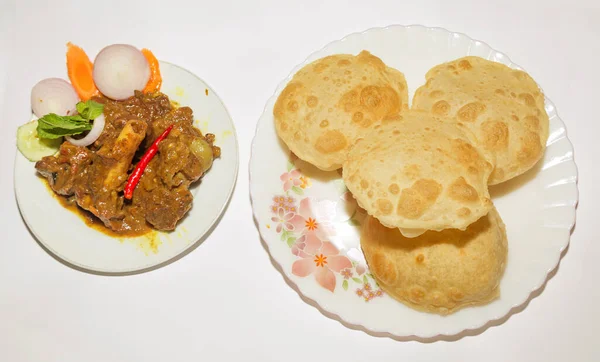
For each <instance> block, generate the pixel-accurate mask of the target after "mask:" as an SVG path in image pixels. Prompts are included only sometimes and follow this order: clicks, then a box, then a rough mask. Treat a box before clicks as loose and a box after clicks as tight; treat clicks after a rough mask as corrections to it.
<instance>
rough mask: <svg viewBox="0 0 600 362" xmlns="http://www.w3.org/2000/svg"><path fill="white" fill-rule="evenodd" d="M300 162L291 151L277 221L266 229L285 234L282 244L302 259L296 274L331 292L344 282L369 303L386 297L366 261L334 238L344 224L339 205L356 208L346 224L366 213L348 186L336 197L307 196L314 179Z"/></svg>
mask: <svg viewBox="0 0 600 362" xmlns="http://www.w3.org/2000/svg"><path fill="white" fill-rule="evenodd" d="M295 160H297V158H296V156H295V155H293V154H291V155H290V161H289V162H288V170H287V171H286V172H284V173H282V174H281V176H280V180H281V183H282V188H283V193H281V194H278V195H275V196H274V197H273V204H272V205H271V206H270V211H271V213H272V214H273V216H272V217H271V221H272V222H273V224H268V225H267V228H269V229H272V230H273V231H274V232H276V233H277V234H279V235H280V239H281V242H284V243H286V244H287V246H288V247H289V248H290V252H291V253H292V254H293V255H295V256H296V257H298V259H297V260H296V261H295V262H294V263H293V264H292V267H291V269H292V270H291V271H292V274H294V275H296V276H299V277H311V276H312V277H314V279H315V281H316V282H317V283H318V284H319V285H320V286H321V287H323V288H325V289H327V290H329V291H330V292H332V293H334V292H335V291H336V289H337V286H338V284H340V283H341V287H342V289H343V290H344V291H348V290H349V289H351V287H352V288H354V290H355V294H356V295H357V296H359V297H360V298H363V299H364V300H365V302H368V301H370V300H372V299H373V298H376V297H381V296H383V291H382V290H381V289H380V288H379V286H378V285H377V282H376V281H375V279H373V275H372V274H371V273H369V272H368V270H367V267H366V265H365V264H364V263H363V262H360V261H357V260H353V259H352V258H350V257H349V256H348V255H346V253H345V252H343V251H340V249H339V248H338V247H336V246H335V245H334V244H333V243H332V242H331V241H330V240H331V238H332V237H334V236H336V235H337V234H336V226H338V225H337V224H339V223H340V221H336V220H334V217H333V214H334V213H335V209H336V206H337V205H336V203H350V204H351V205H350V208H351V209H353V210H354V212H353V214H352V216H351V217H350V218H349V219H347V220H345V221H341V223H347V224H350V225H353V226H357V225H359V224H360V221H359V220H360V217H361V216H364V215H365V212H364V211H363V210H362V209H360V208H359V207H358V205H356V201H355V200H354V198H353V197H352V195H351V194H350V192H349V191H348V190H347V189H346V188H345V186H344V188H343V190H342V193H341V196H340V197H339V198H338V200H337V201H330V200H318V199H316V198H314V197H310V196H305V193H308V192H307V191H308V189H310V187H311V186H312V182H311V180H310V178H309V177H308V176H306V175H304V174H303V173H302V170H301V169H299V168H297V167H296V164H295ZM293 195H295V196H293ZM338 227H339V226H338Z"/></svg>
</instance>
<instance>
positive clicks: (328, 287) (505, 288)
mask: <svg viewBox="0 0 600 362" xmlns="http://www.w3.org/2000/svg"><path fill="white" fill-rule="evenodd" d="M363 49H367V50H369V51H371V52H372V53H373V54H374V55H377V56H379V57H380V58H381V59H382V60H383V61H384V62H385V63H386V64H388V65H389V66H391V67H394V68H397V69H399V70H401V71H402V72H404V74H405V75H406V80H407V82H408V86H409V93H410V97H411V99H412V95H413V94H414V90H415V89H416V88H417V87H419V86H420V85H421V84H423V83H424V79H425V73H426V72H427V70H428V69H430V68H431V67H433V66H434V65H436V64H439V63H442V62H445V61H449V60H452V59H455V58H458V57H462V56H465V55H469V54H470V55H477V56H481V57H484V58H487V59H490V60H494V61H497V62H501V63H504V64H507V65H509V66H510V67H513V68H519V67H518V66H517V65H516V64H514V63H512V62H511V61H510V59H509V58H508V57H507V56H506V55H504V54H502V53H500V52H498V51H496V50H494V49H492V48H490V47H489V46H488V45H487V44H485V43H482V42H480V41H476V40H473V39H471V38H469V37H467V36H466V35H463V34H458V33H451V32H449V31H447V30H445V29H440V28H426V27H423V26H408V27H404V26H392V27H388V28H377V29H371V30H368V31H366V32H363V33H357V34H352V35H349V36H347V37H346V38H344V39H342V40H339V41H335V42H333V43H331V44H329V45H327V46H326V47H325V48H323V49H321V50H319V51H317V52H315V53H313V54H312V55H310V56H309V57H308V58H307V59H306V61H305V62H304V63H302V64H300V65H298V66H297V67H296V68H295V69H294V70H293V71H292V72H291V73H290V75H289V76H288V78H286V79H285V80H283V82H282V83H281V84H279V87H278V88H277V90H276V92H275V94H274V95H273V96H272V97H271V99H270V100H269V101H268V103H267V105H266V107H265V110H264V113H263V114H262V116H261V118H260V120H259V121H258V126H257V130H256V136H255V138H254V142H253V145H252V158H251V164H250V179H251V181H250V192H251V196H252V203H253V210H254V215H255V218H256V220H257V224H258V228H259V231H260V234H261V236H262V238H263V240H264V242H265V244H266V245H267V247H268V251H269V253H270V255H271V257H272V259H273V260H275V262H276V263H277V264H279V265H280V267H281V270H282V271H283V273H284V274H285V277H287V279H288V280H289V281H291V282H292V283H293V284H295V285H296V286H297V289H298V290H299V291H300V293H302V294H303V295H304V296H306V297H308V298H309V299H312V300H313V301H315V302H316V303H317V304H318V305H319V306H320V308H322V309H323V310H325V311H326V312H329V313H332V314H334V315H336V316H337V317H339V319H341V320H343V321H345V322H347V323H350V324H352V325H355V326H362V327H364V328H365V329H367V330H369V331H372V332H380V333H389V334H391V335H395V336H399V337H412V336H417V337H423V338H427V337H436V336H440V335H454V334H457V333H460V332H462V331H464V330H468V329H478V328H482V327H484V326H486V325H487V326H489V325H490V324H487V323H488V322H489V321H492V320H497V319H500V318H502V317H504V316H506V315H507V314H508V313H509V312H510V311H511V309H512V308H514V307H517V306H520V305H522V304H523V303H525V302H526V301H527V299H528V298H529V296H530V295H531V293H532V292H534V291H535V290H537V289H539V288H540V287H541V286H542V285H543V284H544V282H545V280H546V278H547V276H548V273H549V272H551V271H552V270H553V269H554V268H556V266H557V265H558V263H559V260H560V257H561V252H562V251H563V250H564V249H565V248H566V247H567V245H568V243H569V237H570V230H571V228H572V226H573V225H574V222H575V206H576V203H577V198H578V191H577V186H576V181H577V169H576V166H575V163H574V161H573V147H572V145H571V143H570V142H569V140H568V139H567V136H566V129H565V125H564V124H563V122H562V121H561V120H560V118H559V117H558V115H557V113H556V109H555V107H554V105H553V104H552V102H550V100H548V99H546V111H547V112H548V115H549V116H550V137H549V139H548V144H547V145H548V148H547V150H546V153H545V156H544V158H543V160H542V161H540V163H539V164H538V165H537V166H536V167H535V168H534V169H533V170H531V171H530V172H528V173H526V174H524V175H522V176H520V177H518V178H516V179H513V180H511V181H509V182H507V183H505V184H503V185H500V186H497V187H493V188H492V190H491V192H492V195H493V199H494V202H495V204H496V206H497V208H498V210H499V212H500V214H501V215H502V218H503V220H504V222H505V223H506V227H507V232H508V239H509V256H508V263H507V267H506V272H505V274H504V276H503V278H502V281H501V294H502V295H501V297H500V298H499V299H497V300H495V301H494V302H492V303H490V304H488V305H485V306H481V307H471V308H466V309H463V310H460V311H459V312H457V313H455V314H452V315H450V316H446V317H442V316H438V315H433V314H427V313H422V312H417V311H415V310H412V309H410V308H408V307H406V306H404V305H403V304H401V303H399V302H396V301H395V300H393V299H392V298H391V297H389V296H387V295H385V294H384V293H382V292H381V291H379V289H378V288H377V285H376V284H375V283H374V281H373V278H372V277H371V276H370V274H369V272H368V270H366V266H365V262H364V258H363V255H362V252H361V250H360V244H359V234H358V233H359V227H360V226H359V225H360V223H361V221H362V219H363V218H364V215H363V214H361V213H360V212H357V208H356V204H355V203H354V202H352V201H351V200H352V198H351V197H348V194H347V190H346V188H345V186H344V184H343V182H342V181H341V179H340V177H339V174H338V172H328V173H326V172H320V171H317V170H316V169H315V168H314V167H312V166H310V165H307V164H306V163H304V162H301V161H299V160H293V159H291V157H290V153H289V150H288V149H287V148H286V147H285V146H284V145H283V143H282V142H280V141H279V139H278V137H277V135H276V132H275V127H274V124H273V115H272V111H273V105H274V103H275V101H276V99H277V97H278V95H279V93H280V92H281V90H282V89H283V88H284V87H285V85H286V84H287V83H288V82H289V80H290V79H291V77H292V76H293V74H294V73H296V72H297V71H298V70H299V69H300V68H301V67H303V66H304V65H306V64H307V63H309V62H312V61H314V60H316V59H318V58H321V57H324V56H327V55H331V54H335V53H352V54H357V53H358V52H360V51H361V50H363ZM292 224H295V225H296V226H297V227H296V228H295V229H294V230H295V231H288V230H287V229H288V228H291V225H292ZM310 227H312V228H315V227H316V228H317V230H319V231H321V232H322V234H321V240H330V241H331V243H326V242H324V243H322V244H319V245H317V247H318V246H321V249H319V250H317V252H313V254H315V255H314V256H313V255H306V253H305V254H302V253H301V252H299V249H303V248H304V250H307V249H306V247H305V245H307V244H303V243H302V241H303V240H302V236H301V235H302V232H303V231H301V230H305V229H307V228H310ZM313 244H314V241H313ZM313 247H314V245H313ZM321 254H323V255H324V256H327V258H328V259H327V260H326V262H327V263H325V264H324V263H323V260H322V257H321ZM297 255H299V256H297ZM320 259H321V260H320ZM348 262H350V263H351V265H352V266H351V267H349V268H348V267H347V266H348V265H349V264H348ZM323 264H324V265H325V267H323Z"/></svg>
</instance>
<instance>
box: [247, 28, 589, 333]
mask: <svg viewBox="0 0 600 362" xmlns="http://www.w3.org/2000/svg"><path fill="white" fill-rule="evenodd" d="M411 28H419V29H421V30H422V31H442V32H444V33H447V34H448V35H449V36H450V35H452V36H458V37H461V38H464V39H467V40H469V41H470V42H476V43H480V44H483V45H485V46H487V47H488V48H489V49H490V50H491V51H493V52H494V53H497V54H501V55H502V56H503V57H504V58H505V59H506V60H507V61H508V62H509V63H510V64H511V65H513V66H515V67H516V68H519V69H523V68H522V67H521V66H519V65H518V64H517V63H514V62H513V61H512V60H511V58H510V57H509V56H507V55H506V54H505V53H504V52H502V51H499V50H497V49H495V48H493V47H492V46H490V45H489V44H488V43H486V42H484V41H481V40H478V39H475V38H472V37H470V36H468V35H467V34H465V33H462V32H456V31H451V30H448V29H446V28H443V27H439V26H432V27H430V26H425V25H422V24H409V25H403V24H391V25H388V26H383V27H371V28H368V29H366V30H363V31H357V32H352V33H349V34H347V35H345V36H344V37H342V38H339V39H336V40H333V41H330V42H328V43H326V44H325V45H324V46H322V47H321V48H319V49H317V50H315V51H313V52H311V53H310V54H309V55H308V56H307V57H305V58H304V60H303V61H302V62H300V63H298V64H296V65H295V66H294V67H293V68H292V70H291V71H290V72H289V73H288V75H287V76H286V77H285V78H283V80H281V81H280V82H279V83H278V84H277V86H276V87H275V90H274V92H273V93H272V94H271V96H270V97H269V98H268V99H267V101H266V103H265V106H264V108H263V111H262V113H261V114H260V116H259V118H258V121H257V125H256V128H255V133H254V136H253V138H252V142H251V147H250V160H249V163H248V180H249V183H250V184H249V194H250V204H251V208H252V214H253V220H254V224H255V227H256V229H257V230H258V233H259V236H260V239H261V244H262V246H263V247H264V248H265V251H266V252H267V254H268V255H269V258H270V259H271V262H272V263H273V264H274V265H275V266H276V268H275V269H276V270H277V271H278V272H279V273H280V274H281V275H282V277H283V278H284V280H285V282H286V283H287V284H288V285H289V286H291V287H292V289H293V290H295V291H296V293H298V295H299V296H300V298H301V299H304V298H306V299H308V301H310V302H309V303H306V304H309V305H311V306H313V307H315V308H317V310H319V311H320V312H321V314H323V315H325V316H327V317H329V318H331V319H334V320H337V321H338V322H340V323H341V324H342V325H345V326H348V324H350V325H351V326H350V327H351V328H356V327H358V329H359V330H362V331H364V332H366V333H368V334H383V336H389V337H392V338H407V339H410V340H419V339H434V340H438V339H444V338H448V337H452V336H456V335H458V334H462V333H465V332H474V331H478V330H480V331H479V332H477V333H476V334H479V333H483V332H484V331H485V330H487V329H488V328H490V327H492V326H495V325H499V324H502V323H504V322H505V321H506V320H508V319H509V318H510V317H512V316H513V315H514V314H517V313H518V312H520V310H519V309H520V308H521V307H525V306H526V305H527V304H528V303H529V302H530V301H531V300H533V299H535V298H536V297H537V296H539V295H540V294H541V291H542V288H543V287H545V285H546V283H547V282H548V281H549V280H550V279H551V278H552V276H553V274H552V273H553V272H554V271H555V270H557V268H558V267H559V265H560V262H561V260H562V257H563V256H564V255H565V254H566V253H565V250H567V248H568V247H569V244H570V239H571V236H572V233H573V230H574V229H573V228H574V226H575V224H576V219H577V205H578V203H579V187H578V182H579V170H578V167H577V164H576V162H575V150H574V147H573V143H572V142H571V140H570V139H569V137H568V130H567V127H566V125H565V123H564V121H563V120H562V118H560V116H559V114H558V111H557V108H556V106H555V105H554V103H553V102H552V101H551V100H550V99H549V98H548V97H547V96H546V94H545V93H544V98H545V99H544V102H545V105H546V106H548V105H549V106H552V108H553V109H554V113H555V115H556V119H557V120H558V121H559V124H560V127H559V128H562V129H564V139H565V141H566V142H567V144H566V146H568V148H569V150H570V151H571V153H572V157H571V160H570V162H571V163H572V164H573V166H574V173H575V179H574V181H573V182H572V183H573V186H574V189H575V196H574V203H573V205H572V206H571V209H572V210H573V219H572V220H570V222H569V224H568V225H565V226H564V227H561V228H560V229H564V230H567V231H568V236H567V240H566V241H565V242H564V243H563V244H564V245H563V246H562V247H561V249H560V252H558V253H557V255H558V257H557V260H556V262H555V263H554V265H553V266H552V267H550V268H549V269H547V270H546V273H545V274H544V276H543V278H542V279H541V280H540V281H538V282H537V283H536V285H535V286H534V287H533V288H532V289H531V290H530V291H529V293H528V294H527V295H526V297H525V298H524V299H523V300H522V301H519V302H515V303H513V304H512V305H510V307H508V309H506V310H505V311H504V312H502V313H500V315H498V314H496V315H495V316H494V317H492V318H490V319H488V320H486V321H484V322H483V323H479V322H478V323H475V324H472V325H471V326H469V327H464V328H462V327H461V328H458V329H456V330H454V331H450V332H439V333H431V334H424V333H414V334H397V333H394V332H393V331H388V330H376V329H374V328H372V327H369V326H366V325H364V324H363V323H360V322H357V321H356V320H354V321H353V320H348V319H346V318H344V317H342V316H340V315H339V314H338V313H336V312H335V311H332V310H330V309H329V306H328V305H326V304H325V303H324V302H323V301H319V300H318V298H314V297H313V295H310V293H309V294H306V293H305V292H303V291H302V290H301V287H300V285H298V284H297V283H295V282H294V281H293V279H292V278H291V276H290V275H291V274H290V273H289V272H288V271H286V270H285V269H284V267H283V265H282V264H281V263H280V262H279V261H278V260H277V259H275V258H274V257H273V255H272V254H271V250H270V248H269V244H268V243H267V241H266V239H267V237H266V235H265V232H264V230H263V229H262V228H261V227H260V222H259V219H258V215H257V210H256V208H255V201H254V200H255V191H254V187H253V182H252V179H253V175H252V171H253V167H254V166H253V162H254V155H255V147H257V143H256V140H257V137H258V134H259V131H260V130H261V120H262V119H263V117H265V115H266V114H267V113H268V112H270V111H271V109H269V104H271V103H272V101H273V100H274V99H275V98H276V97H277V96H278V94H279V93H280V91H281V90H282V89H283V87H284V86H285V85H286V84H287V83H289V81H290V80H291V79H292V77H293V76H294V74H295V73H296V72H297V71H298V70H299V69H301V68H302V67H303V66H305V65H306V64H308V63H309V59H311V58H313V57H314V56H315V55H317V54H319V53H322V52H324V51H325V50H327V49H328V48H329V47H331V46H333V45H334V44H337V43H343V42H345V41H347V40H348V38H351V37H357V36H365V35H367V34H368V33H372V32H386V31H390V30H394V29H406V30H408V29H411ZM523 70H524V69H523ZM536 83H537V82H536ZM538 86H539V87H540V89H542V91H543V88H542V87H541V86H540V85H539V83H538ZM538 291H540V293H537V292H538ZM503 319H505V320H503ZM499 321H502V322H501V323H498V322H499Z"/></svg>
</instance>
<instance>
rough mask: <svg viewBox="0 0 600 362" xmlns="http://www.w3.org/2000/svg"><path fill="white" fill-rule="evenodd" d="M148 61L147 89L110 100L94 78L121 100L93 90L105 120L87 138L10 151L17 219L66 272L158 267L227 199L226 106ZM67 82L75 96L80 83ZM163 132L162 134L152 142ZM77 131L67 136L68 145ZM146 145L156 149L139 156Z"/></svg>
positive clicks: (202, 229) (186, 247) (197, 238)
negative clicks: (34, 155) (51, 150)
mask: <svg viewBox="0 0 600 362" xmlns="http://www.w3.org/2000/svg"><path fill="white" fill-rule="evenodd" d="M70 46H71V45H70ZM98 58H99V57H96V61H98ZM117 58H118V56H117ZM154 60H155V64H152V62H150V61H149V63H150V65H151V66H153V67H154V68H152V69H151V71H152V72H154V71H155V69H156V68H157V67H159V68H158V69H159V72H160V73H159V77H160V78H162V79H159V81H158V84H156V85H155V89H153V91H152V92H146V90H143V89H139V90H137V89H135V88H134V90H135V91H136V92H135V94H134V95H133V96H129V94H127V93H126V94H125V95H119V94H118V93H114V91H113V90H111V89H110V86H111V85H110V84H109V85H106V84H102V86H101V87H102V88H101V87H100V82H96V83H97V86H98V88H100V89H107V87H108V92H113V93H111V94H117V95H116V97H120V98H124V97H125V98H124V99H122V100H114V99H109V98H108V97H106V96H105V94H104V92H99V91H95V92H94V93H93V94H94V95H95V97H94V98H91V99H92V100H93V101H98V102H97V103H100V104H103V105H104V107H103V116H104V120H105V125H104V128H103V130H102V133H101V134H100V135H99V136H98V138H97V139H96V140H95V142H93V143H92V144H90V145H88V146H76V145H74V144H72V143H70V142H69V141H68V139H67V138H66V137H65V138H58V139H57V140H51V141H50V143H52V144H51V145H50V147H52V146H53V145H57V144H61V147H60V150H59V151H58V152H56V153H55V154H54V155H53V156H49V157H45V158H41V157H38V159H40V158H41V160H38V162H32V161H31V160H30V159H28V158H27V157H25V156H24V154H23V153H22V152H17V156H16V159H15V170H14V172H15V174H14V177H15V194H16V198H17V202H18V205H19V209H20V211H21V215H22V217H23V220H24V221H25V222H26V224H27V226H28V228H29V230H30V231H31V233H32V234H33V235H35V237H36V239H37V240H38V241H39V243H40V244H41V245H42V246H43V248H44V249H46V250H47V251H48V252H49V253H51V254H52V255H53V256H55V257H56V258H58V259H59V260H60V261H62V262H64V263H65V264H67V265H69V266H72V267H74V268H76V269H79V270H83V271H87V272H93V273H100V274H116V275H122V274H133V273H138V272H144V271H148V270H152V269H155V268H157V267H160V266H163V265H166V264H168V263H170V262H172V261H174V260H176V259H178V258H180V257H182V256H183V255H186V254H187V253H188V252H190V251H191V250H193V249H194V247H195V246H197V245H198V244H199V243H201V241H202V240H203V239H204V238H205V237H206V236H207V235H208V234H209V233H210V231H211V229H212V228H213V227H214V226H215V224H216V223H217V222H218V220H219V218H220V216H221V215H222V213H223V212H224V211H225V209H226V207H227V204H228V202H229V200H230V197H231V195H232V193H233V189H234V185H235V181H236V178H237V171H238V163H239V161H238V144H237V139H236V132H235V128H234V125H233V121H232V119H231V116H230V115H229V113H228V111H227V109H226V108H225V106H224V104H223V103H222V101H221V100H220V99H219V97H218V96H217V94H216V93H215V92H214V91H213V90H212V89H211V88H210V87H209V86H208V85H207V84H206V83H205V82H204V81H203V80H202V79H200V78H198V77H197V76H195V75H194V74H192V73H191V72H189V71H187V70H185V69H183V68H181V67H179V66H176V65H173V64H170V63H167V62H163V61H160V62H158V61H156V59H155V58H154ZM124 61H125V62H127V61H128V59H125V60H124ZM88 64H90V65H91V62H90V63H88ZM113 64H114V63H113ZM96 67H97V66H95V65H94V66H92V68H91V71H95V70H94V68H96ZM114 67H115V68H116V69H118V67H119V64H118V60H117V64H116V65H115V66H114ZM91 74H92V73H91V72H90V73H89V75H91ZM69 76H70V79H71V82H72V84H73V85H74V88H75V89H76V91H77V93H78V95H79V98H80V99H83V97H82V95H83V96H85V92H86V89H85V86H86V84H85V82H82V84H83V85H82V84H79V83H78V81H77V76H78V75H75V76H73V75H72V74H71V72H69ZM94 77H97V75H96V74H94ZM108 78H110V77H108ZM151 79H152V76H151ZM105 80H106V79H105ZM110 81H111V80H110V79H108V82H110ZM145 82H146V80H145ZM147 82H148V84H150V81H147ZM113 83H114V82H113ZM161 83H162V85H161ZM144 84H146V83H144ZM138 87H139V86H138ZM117 88H118V87H117ZM125 88H127V86H126V87H125ZM117 90H118V89H117ZM38 93H39V92H38ZM82 93H83V94H82ZM47 94H48V92H47V93H46V96H47ZM36 95H39V94H36ZM43 96H44V93H43V92H42V96H41V97H43ZM47 97H50V98H52V95H50V96H47ZM63 99H64V98H63ZM32 101H33V100H32ZM59 103H60V102H59ZM78 109H79V108H78ZM35 110H36V109H35V108H34V111H35ZM34 113H35V112H34ZM67 113H69V112H67ZM69 114H71V115H73V114H75V113H73V112H70V113H69ZM65 117H68V116H65ZM42 118H43V117H42ZM33 119H34V120H35V119H37V117H36V116H35V115H34V117H33ZM98 119H99V118H96V119H95V120H94V121H93V123H97V122H98V121H97V120H98ZM38 121H39V123H42V121H41V119H38ZM39 123H38V124H39ZM171 125H173V127H172V128H171V127H169V126H171ZM54 126H55V127H58V128H55V129H58V130H59V131H60V130H61V128H60V127H61V125H60V124H59V125H56V124H55V125H54ZM166 128H169V131H167V133H168V134H167V136H166V138H164V139H163V140H162V141H160V142H158V143H157V142H156V141H157V139H158V138H159V136H160V134H162V133H163V132H165V130H166ZM37 130H39V128H37ZM32 132H33V131H32ZM42 132H43V131H42ZM92 132H93V131H89V132H87V134H88V135H89V134H91V133H92ZM33 133H34V135H35V137H39V134H38V133H37V132H33ZM85 135H86V132H83V133H80V134H79V135H71V136H70V137H71V140H73V141H74V143H77V141H78V140H81V139H83V138H85V137H84V136H85ZM19 137H21V136H19ZM30 137H33V136H30ZM153 144H156V145H157V152H156V153H155V154H154V156H153V157H149V156H148V155H147V153H148V150H149V149H150V148H152V145H153ZM20 145H22V144H20ZM24 147H25V146H24ZM26 154H27V153H26ZM144 157H147V158H148V159H149V163H148V164H147V166H146V167H145V168H144V167H141V165H142V163H143V162H140V160H143V159H144ZM29 158H31V157H29ZM134 173H138V174H139V176H141V177H139V178H138V179H137V180H136V177H134V176H132V174H134ZM136 181H137V182H136ZM126 188H129V190H130V191H131V194H130V195H126V194H127V190H124V189H126Z"/></svg>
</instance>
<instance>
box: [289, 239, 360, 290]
mask: <svg viewBox="0 0 600 362" xmlns="http://www.w3.org/2000/svg"><path fill="white" fill-rule="evenodd" d="M305 236H306V235H305ZM311 238H312V240H311ZM311 238H309V237H308V236H306V238H305V239H304V240H303V241H302V242H301V243H300V244H302V243H303V244H304V246H303V247H302V249H301V248H299V247H298V248H297V249H296V251H297V252H298V256H300V257H301V259H299V260H296V261H295V262H294V264H292V274H294V275H297V276H299V277H306V276H308V275H310V274H313V273H314V275H315V279H316V281H317V283H319V285H321V286H322V287H323V288H325V289H327V290H329V291H331V292H333V291H334V290H335V285H336V277H335V274H334V273H339V272H340V271H342V270H344V269H347V268H351V267H352V263H351V262H350V259H348V258H347V257H345V256H343V255H338V254H339V251H338V250H337V248H336V247H335V246H334V245H333V244H332V243H330V242H328V241H326V242H322V243H321V246H320V248H318V249H317V250H316V251H315V252H314V254H312V253H311V252H312V251H313V250H314V246H315V245H314V244H316V241H317V240H318V238H316V236H315V235H312V236H311ZM319 241H320V240H319ZM295 246H296V245H295ZM298 246H301V245H298ZM292 252H293V251H292Z"/></svg>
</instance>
